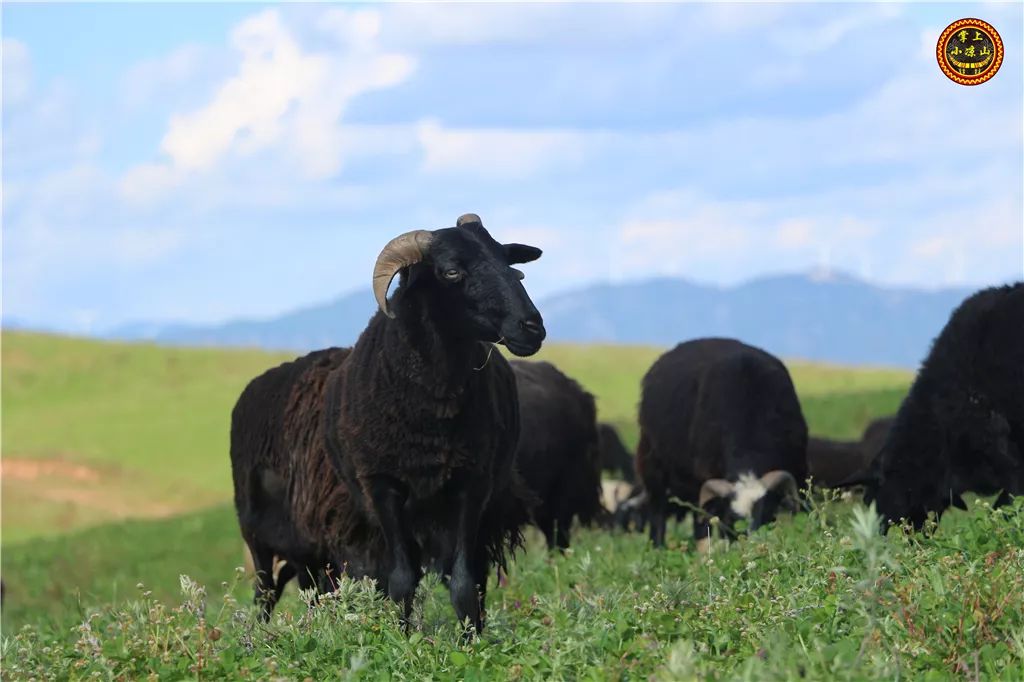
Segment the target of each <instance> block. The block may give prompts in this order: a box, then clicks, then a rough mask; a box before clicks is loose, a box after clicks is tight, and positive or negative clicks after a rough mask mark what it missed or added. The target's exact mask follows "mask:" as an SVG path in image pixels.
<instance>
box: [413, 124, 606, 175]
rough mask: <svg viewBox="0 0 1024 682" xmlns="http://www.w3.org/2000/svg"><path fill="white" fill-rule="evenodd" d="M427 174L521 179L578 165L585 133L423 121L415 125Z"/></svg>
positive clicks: (584, 146)
mask: <svg viewBox="0 0 1024 682" xmlns="http://www.w3.org/2000/svg"><path fill="white" fill-rule="evenodd" d="M417 136H418V139H419V143H420V145H421V146H422V148H423V154H424V157H423V164H422V168H423V170H424V171H425V172H427V173H444V172H458V173H464V174H468V175H477V174H482V175H486V176H490V177H524V176H529V175H533V174H534V173H537V172H539V171H542V170H549V169H550V168H552V167H565V166H573V165H576V164H578V163H579V162H580V161H581V160H582V159H583V155H584V153H585V151H586V148H587V136H586V135H581V134H578V133H576V132H574V131H558V130H532V129H530V130H513V129H497V128H492V129H487V128H481V129H449V128H444V127H442V126H441V125H440V124H438V123H436V122H433V121H427V122H424V123H421V124H420V125H419V126H418V129H417Z"/></svg>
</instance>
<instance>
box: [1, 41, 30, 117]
mask: <svg viewBox="0 0 1024 682" xmlns="http://www.w3.org/2000/svg"><path fill="white" fill-rule="evenodd" d="M3 64H4V68H3V81H4V93H3V94H4V105H5V106H10V105H11V104H15V103H17V102H20V101H22V100H23V99H24V98H25V96H26V95H27V94H28V91H29V86H30V85H31V83H32V61H31V59H30V58H29V54H28V47H27V46H26V45H25V43H23V42H21V41H20V40H15V39H14V38H4V39H3Z"/></svg>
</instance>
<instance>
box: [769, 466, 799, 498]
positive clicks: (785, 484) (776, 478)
mask: <svg viewBox="0 0 1024 682" xmlns="http://www.w3.org/2000/svg"><path fill="white" fill-rule="evenodd" d="M761 485H763V486H764V487H765V488H767V489H768V490H778V489H779V488H785V489H786V494H787V495H790V496H792V497H793V498H796V496H797V492H798V489H799V487H798V486H797V484H796V479H795V478H793V474H791V473H789V472H788V471H785V470H783V469H774V470H773V471H769V472H767V473H765V474H763V475H762V476H761Z"/></svg>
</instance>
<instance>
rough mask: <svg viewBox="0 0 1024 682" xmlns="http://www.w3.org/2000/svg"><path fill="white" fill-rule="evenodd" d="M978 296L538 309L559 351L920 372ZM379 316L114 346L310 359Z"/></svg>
mask: <svg viewBox="0 0 1024 682" xmlns="http://www.w3.org/2000/svg"><path fill="white" fill-rule="evenodd" d="M972 292H973V290H972V289H942V290H938V291H921V290H914V289H886V288H880V287H877V286H874V285H872V284H869V283H867V282H863V281H861V280H858V279H856V278H854V277H850V276H848V275H842V274H829V275H825V276H823V275H816V274H803V275H783V276H774V277H763V278H759V279H755V280H752V281H750V282H747V283H745V284H741V285H738V286H734V287H716V286H706V285H700V284H694V283H692V282H687V281H685V280H682V279H669V278H664V279H652V280H647V281H642V282H632V283H617V284H600V285H595V286H591V287H587V288H584V289H580V290H578V291H573V292H568V293H563V294H558V295H555V296H552V297H549V298H546V299H542V300H539V301H538V308H539V309H540V311H541V314H542V315H543V316H544V321H545V324H546V325H547V329H548V338H549V340H551V341H572V342H588V343H594V342H603V343H627V344H650V345H659V346H670V345H674V344H675V343H677V342H679V341H682V340H685V339H690V338H694V337H699V336H731V337H736V338H739V339H742V340H744V341H746V342H748V343H751V344H754V345H756V346H760V347H762V348H764V349H766V350H768V351H770V352H772V353H775V354H776V355H779V356H782V357H785V358H801V359H807V360H819V361H826V362H836V363H844V364H874V365H891V366H898V367H916V366H917V364H918V363H919V362H920V361H921V359H922V358H923V357H924V356H925V354H926V353H927V351H928V347H929V344H930V343H931V340H932V339H933V338H934V337H935V335H936V334H938V332H939V330H941V329H942V327H943V325H944V324H945V323H946V320H948V319H949V314H950V313H951V312H952V310H953V309H954V308H955V307H956V306H957V305H959V303H960V302H961V301H962V300H963V299H964V298H965V297H967V296H968V295H970V294H971V293H972ZM374 309H375V305H374V300H373V296H372V295H371V294H370V291H369V290H366V291H359V292H355V293H352V294H349V295H346V296H343V297H341V298H339V299H336V300H334V301H331V302H329V303H325V304H323V305H318V306H312V307H309V308H304V309H302V310H297V311H295V312H292V313H288V314H286V315H282V316H280V317H276V318H273V319H266V320H238V321H234V322H228V323H225V324H220V325H214V326H191V325H152V324H134V325H129V326H125V327H121V328H119V329H116V330H114V331H112V332H111V333H110V334H107V335H105V336H106V337H107V338H117V339H125V340H142V339H146V340H153V341H156V342H159V343H167V344H187V345H215V346H254V347H259V348H267V349H280V350H294V351H297V352H299V351H308V350H311V349H315V348H322V347H325V346H330V345H350V344H352V343H353V342H354V341H355V340H356V338H357V337H358V335H359V333H360V332H361V331H362V330H363V328H364V327H365V326H366V322H367V320H369V319H370V317H371V315H372V314H373V312H374Z"/></svg>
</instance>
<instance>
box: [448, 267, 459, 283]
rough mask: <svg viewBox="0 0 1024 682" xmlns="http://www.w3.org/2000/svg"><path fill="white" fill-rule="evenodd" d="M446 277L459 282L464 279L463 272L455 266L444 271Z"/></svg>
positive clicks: (450, 280)
mask: <svg viewBox="0 0 1024 682" xmlns="http://www.w3.org/2000/svg"><path fill="white" fill-rule="evenodd" d="M444 278H445V279H446V280H448V281H449V282H458V281H459V280H460V279H462V273H461V272H459V271H458V270H456V269H455V268H452V269H451V270H445V271H444Z"/></svg>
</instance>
